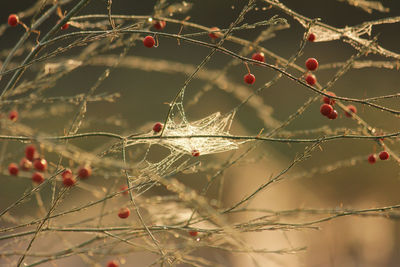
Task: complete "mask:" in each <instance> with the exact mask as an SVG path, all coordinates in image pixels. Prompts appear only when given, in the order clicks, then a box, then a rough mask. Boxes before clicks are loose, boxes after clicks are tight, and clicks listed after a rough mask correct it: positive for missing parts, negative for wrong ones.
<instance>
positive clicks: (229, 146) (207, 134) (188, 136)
mask: <svg viewBox="0 0 400 267" xmlns="http://www.w3.org/2000/svg"><path fill="white" fill-rule="evenodd" d="M182 100H183V94H181V96H180V101H179V102H176V103H174V104H173V106H172V108H171V112H170V116H169V118H168V120H167V123H166V125H165V126H164V132H163V134H162V137H160V138H156V139H146V138H140V139H131V140H128V142H127V144H126V146H133V145H137V144H143V143H144V144H148V145H149V148H148V150H149V149H150V147H151V146H152V145H159V146H162V147H164V148H167V149H168V150H169V151H170V154H169V155H168V156H167V157H165V158H164V159H162V160H161V161H159V162H156V163H151V162H149V161H147V160H146V157H147V153H146V156H145V159H144V162H145V163H146V167H144V168H142V169H141V170H140V173H141V175H140V176H142V177H143V176H148V177H151V176H153V175H154V174H156V175H160V176H166V175H168V174H171V173H172V172H174V171H176V170H177V169H178V167H177V164H175V163H176V162H177V161H178V160H180V159H181V158H182V157H183V156H184V155H190V156H192V152H193V151H194V150H197V151H199V153H200V155H209V154H215V153H222V152H227V151H231V150H235V149H238V148H239V145H240V144H242V143H245V142H246V141H243V140H240V141H238V140H232V139H229V138H223V137H215V136H230V133H229V130H230V127H231V124H232V121H233V118H234V116H235V111H232V112H229V113H227V114H224V115H223V114H221V113H220V112H215V113H212V114H211V115H208V116H206V117H204V118H202V119H199V120H196V121H191V122H190V121H189V120H188V119H187V117H186V114H185V110H184V107H183V102H182ZM150 136H154V132H153V131H149V132H148V133H146V134H144V135H142V137H150ZM193 136H202V137H193ZM203 136H204V137H203ZM187 162H188V161H185V162H184V163H182V164H181V165H179V168H183V167H184V166H185V165H186V164H187Z"/></svg>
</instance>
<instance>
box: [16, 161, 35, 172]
mask: <svg viewBox="0 0 400 267" xmlns="http://www.w3.org/2000/svg"><path fill="white" fill-rule="evenodd" d="M19 166H20V167H21V169H22V170H24V171H29V170H30V169H32V161H30V160H28V159H27V158H22V159H21V161H20V162H19Z"/></svg>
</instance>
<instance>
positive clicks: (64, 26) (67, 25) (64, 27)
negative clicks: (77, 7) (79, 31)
mask: <svg viewBox="0 0 400 267" xmlns="http://www.w3.org/2000/svg"><path fill="white" fill-rule="evenodd" d="M68 28H69V23H68V22H67V23H65V24H64V25H62V26H61V30H66V29H68Z"/></svg>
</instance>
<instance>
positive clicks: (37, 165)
mask: <svg viewBox="0 0 400 267" xmlns="http://www.w3.org/2000/svg"><path fill="white" fill-rule="evenodd" d="M47 166H48V164H47V160H46V159H45V158H43V157H41V156H40V155H39V153H38V151H37V150H36V147H35V145H28V146H26V148H25V157H23V158H22V159H21V161H20V162H19V165H17V164H16V163H14V162H12V163H10V164H9V165H8V172H9V173H10V175H14V176H16V175H18V173H19V170H20V169H21V170H23V171H30V170H31V169H32V168H34V169H35V170H36V171H35V172H34V173H33V174H32V181H33V182H35V183H37V184H41V183H43V182H44V175H43V173H44V172H46V170H47ZM91 174H92V169H91V168H90V166H83V167H80V168H79V170H78V177H79V178H81V179H85V178H88V177H89V176H90V175H91ZM62 178H63V184H64V185H65V186H73V185H74V184H75V183H76V180H75V178H74V177H73V175H72V171H71V170H70V169H66V170H65V171H64V172H63V173H62Z"/></svg>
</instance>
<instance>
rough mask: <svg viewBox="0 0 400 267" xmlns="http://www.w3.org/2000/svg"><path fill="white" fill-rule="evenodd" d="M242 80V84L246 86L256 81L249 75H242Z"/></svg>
mask: <svg viewBox="0 0 400 267" xmlns="http://www.w3.org/2000/svg"><path fill="white" fill-rule="evenodd" d="M243 78H244V82H245V83H248V84H253V83H254V82H255V81H256V77H255V76H254V75H253V74H251V73H248V74H246V75H244V77H243Z"/></svg>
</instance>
